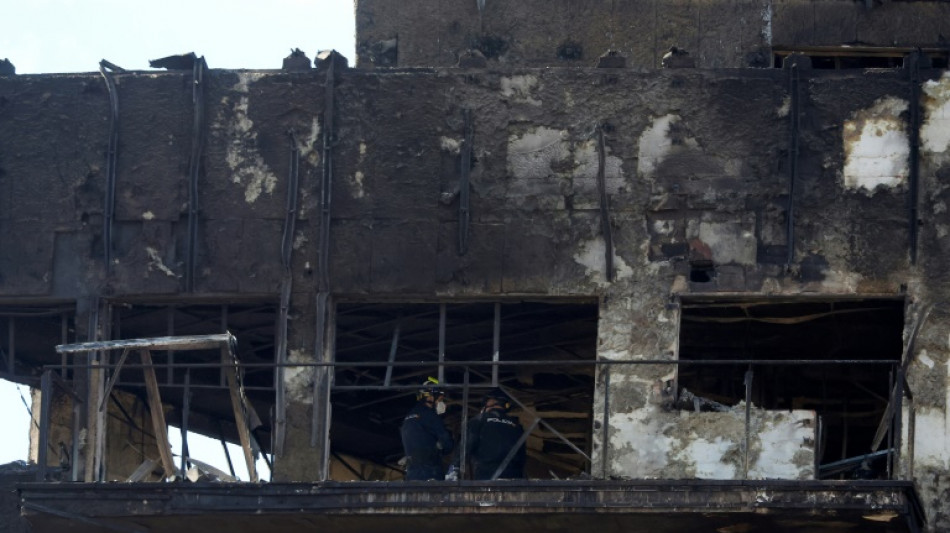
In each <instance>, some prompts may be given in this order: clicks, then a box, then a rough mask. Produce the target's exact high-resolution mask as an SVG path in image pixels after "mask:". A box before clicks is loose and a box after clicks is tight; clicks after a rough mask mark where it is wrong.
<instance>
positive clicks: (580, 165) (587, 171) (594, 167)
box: [574, 139, 623, 193]
mask: <svg viewBox="0 0 950 533" xmlns="http://www.w3.org/2000/svg"><path fill="white" fill-rule="evenodd" d="M605 151H606V152H607V153H606V154H605V157H604V177H605V178H607V179H608V180H610V179H614V180H616V179H622V178H623V159H621V158H619V157H617V156H615V155H612V154H611V153H610V147H609V146H608V147H606V150H605ZM574 165H575V169H574V177H575V178H583V179H597V171H598V169H599V168H600V156H599V155H598V153H597V142H596V141H594V140H593V139H591V140H587V141H584V142H582V143H580V144H578V145H577V147H575V149H574ZM608 185H609V184H608ZM612 189H613V190H611V188H610V187H608V191H607V192H608V193H616V189H617V187H616V186H615V187H613V188H612Z"/></svg>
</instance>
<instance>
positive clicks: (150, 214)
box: [142, 211, 155, 220]
mask: <svg viewBox="0 0 950 533" xmlns="http://www.w3.org/2000/svg"><path fill="white" fill-rule="evenodd" d="M154 219H155V213H153V212H151V211H146V212H144V213H142V220H154Z"/></svg>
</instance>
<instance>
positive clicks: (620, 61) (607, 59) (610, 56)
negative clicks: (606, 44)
mask: <svg viewBox="0 0 950 533" xmlns="http://www.w3.org/2000/svg"><path fill="white" fill-rule="evenodd" d="M626 67H627V58H626V57H624V56H622V55H620V52H618V51H617V50H607V51H606V52H604V53H603V55H601V56H600V57H599V58H598V59H597V68H626Z"/></svg>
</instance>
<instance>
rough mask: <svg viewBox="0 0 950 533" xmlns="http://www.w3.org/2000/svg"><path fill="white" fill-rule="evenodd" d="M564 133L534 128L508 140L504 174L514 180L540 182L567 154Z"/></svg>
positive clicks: (566, 135) (567, 144) (568, 155)
mask: <svg viewBox="0 0 950 533" xmlns="http://www.w3.org/2000/svg"><path fill="white" fill-rule="evenodd" d="M567 137H568V134H567V132H566V131H564V130H555V129H551V128H545V127H543V126H542V127H537V128H534V129H532V130H530V131H528V132H526V133H525V134H524V135H522V136H520V137H516V136H514V135H512V136H510V137H509V138H508V171H509V173H510V174H511V175H512V176H513V177H514V178H516V179H521V180H529V179H543V178H546V177H548V176H550V175H552V174H553V170H552V167H553V166H555V165H556V164H557V163H560V162H563V161H565V160H567V158H568V157H570V155H571V150H570V144H569V143H568V141H567Z"/></svg>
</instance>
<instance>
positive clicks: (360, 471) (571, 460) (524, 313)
mask: <svg viewBox="0 0 950 533" xmlns="http://www.w3.org/2000/svg"><path fill="white" fill-rule="evenodd" d="M443 317H444V318H443ZM336 324H337V327H336V341H335V342H336V358H335V359H336V364H337V367H336V369H335V380H334V387H333V392H332V402H333V410H332V413H333V415H332V421H331V428H330V446H331V465H330V477H331V479H337V480H360V479H362V480H401V479H403V472H404V467H403V465H401V464H400V459H402V457H403V449H402V442H401V439H400V432H399V428H400V425H401V424H402V421H403V418H404V417H405V416H406V413H407V412H408V411H409V410H410V409H411V408H412V406H413V405H414V404H415V401H416V399H415V396H416V392H417V390H418V389H419V388H420V386H421V385H422V383H423V382H424V381H425V380H426V379H427V378H428V377H430V376H431V377H437V376H439V359H440V354H441V355H442V358H443V360H444V362H445V365H444V366H443V372H442V376H443V378H444V379H442V380H441V384H442V385H443V386H445V388H446V389H447V390H448V391H449V397H448V402H447V404H448V406H447V411H446V414H445V415H444V416H443V420H444V421H445V423H446V426H447V427H448V429H449V431H450V433H451V434H452V435H453V438H454V440H455V441H456V442H458V441H459V439H460V435H461V423H462V418H463V417H462V412H463V408H467V412H468V418H471V417H473V416H475V415H476V414H477V413H478V411H479V409H480V407H481V402H482V400H483V398H484V397H485V396H486V394H487V393H488V392H489V391H490V390H492V389H493V382H495V374H497V385H498V386H499V387H504V388H506V389H507V390H509V391H510V392H511V395H512V396H513V397H514V398H515V399H517V401H518V402H521V403H522V404H524V406H525V407H527V408H528V409H530V410H531V411H532V412H536V413H538V414H539V415H540V416H541V417H542V419H543V420H544V422H545V423H547V424H549V427H546V426H545V425H544V424H540V423H539V424H538V427H536V428H535V429H534V430H533V431H532V432H531V434H530V436H529V438H528V440H527V446H526V448H527V461H526V468H525V474H526V477H528V478H541V479H552V478H565V477H569V476H574V475H578V474H580V473H582V472H585V471H587V469H588V468H589V465H588V464H587V461H586V459H585V458H584V457H583V456H582V455H581V454H579V453H577V451H576V450H575V449H573V448H572V446H573V447H576V448H578V449H579V450H581V451H582V452H584V454H589V453H590V449H591V435H590V431H591V408H592V401H593V385H594V368H593V365H586V364H569V365H568V364H561V365H558V363H559V362H563V361H567V362H572V363H574V362H577V361H593V360H594V359H595V352H596V338H597V305H596V304H592V303H538V302H443V303H341V304H339V305H338V306H337V309H336ZM496 348H497V350H496ZM496 353H497V356H496ZM495 357H497V360H499V361H500V362H502V363H505V362H506V361H509V362H510V361H531V362H547V363H550V364H531V365H528V364H524V365H504V364H502V365H499V366H497V367H494V368H497V371H496V372H493V366H492V365H491V364H476V365H468V366H467V367H468V369H469V375H468V379H469V392H468V404H467V406H466V405H463V398H464V381H465V366H462V365H458V364H457V363H459V362H470V361H477V362H479V363H490V362H491V361H492V360H493V358H495ZM389 361H393V362H394V365H393V366H391V367H390V366H389V365H388V364H387V363H388V362H389ZM348 363H352V365H351V364H348ZM387 379H388V383H387ZM511 412H512V414H514V415H516V416H518V417H519V419H520V422H521V425H522V427H523V428H525V429H528V428H529V427H531V425H532V423H533V422H534V418H533V417H532V416H531V414H530V413H528V412H525V410H524V409H522V408H521V407H520V406H518V405H517V402H513V406H512V409H511ZM552 429H553V430H555V431H556V432H557V433H559V434H560V435H562V436H564V437H565V438H566V439H567V440H568V441H569V442H570V443H571V444H567V443H565V442H563V441H562V440H561V439H560V438H559V437H558V436H557V435H556V434H555V432H554V431H552ZM450 461H451V457H449V458H446V460H445V462H446V466H447V463H448V462H450Z"/></svg>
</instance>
